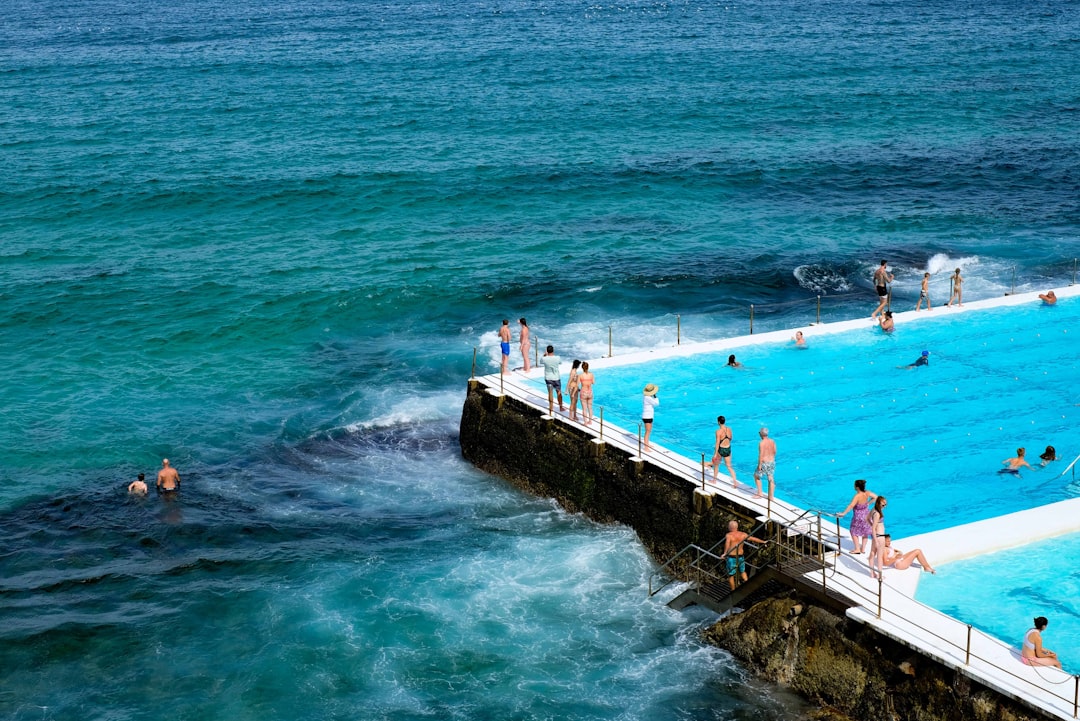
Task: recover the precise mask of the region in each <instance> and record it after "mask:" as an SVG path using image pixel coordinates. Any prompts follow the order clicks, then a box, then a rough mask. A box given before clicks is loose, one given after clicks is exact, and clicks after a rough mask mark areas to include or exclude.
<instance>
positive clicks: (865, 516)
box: [839, 478, 877, 554]
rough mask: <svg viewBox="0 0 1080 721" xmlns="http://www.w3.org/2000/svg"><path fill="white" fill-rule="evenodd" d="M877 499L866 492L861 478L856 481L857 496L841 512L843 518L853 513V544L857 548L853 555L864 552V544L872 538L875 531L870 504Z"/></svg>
mask: <svg viewBox="0 0 1080 721" xmlns="http://www.w3.org/2000/svg"><path fill="white" fill-rule="evenodd" d="M875 498H877V494H876V493H872V492H871V491H868V490H866V481H864V480H862V479H861V478H860V479H859V480H857V481H855V495H854V496H852V498H851V503H849V504H848V507H847V508H845V509H844V510H843V511H841V512H840V514H839V517H840V518H843V517H844V516H846V515H847V514H848V511H852V512H853V513H852V515H851V543H852V545H854V546H855V550H854V551H852V553H855V554H859V553H862V551H863V543H865V542H866V539H867V538H869V537H870V536H871V534H872V533H873V532H874V529H872V528H871V527H870V504H871V503H873V501H874V499H875Z"/></svg>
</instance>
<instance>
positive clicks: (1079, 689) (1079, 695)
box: [1073, 676, 1080, 718]
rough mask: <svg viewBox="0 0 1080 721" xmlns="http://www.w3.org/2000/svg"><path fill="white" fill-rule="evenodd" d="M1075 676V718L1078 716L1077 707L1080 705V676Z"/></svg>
mask: <svg viewBox="0 0 1080 721" xmlns="http://www.w3.org/2000/svg"><path fill="white" fill-rule="evenodd" d="M1073 678H1075V679H1076V681H1075V688H1076V690H1075V691H1073V718H1076V711H1077V707H1078V706H1080V676H1074V677H1073Z"/></svg>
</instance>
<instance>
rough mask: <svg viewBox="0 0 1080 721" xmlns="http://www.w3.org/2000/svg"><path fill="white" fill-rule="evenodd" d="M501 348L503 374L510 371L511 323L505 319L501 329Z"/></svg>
mask: <svg viewBox="0 0 1080 721" xmlns="http://www.w3.org/2000/svg"><path fill="white" fill-rule="evenodd" d="M499 347H500V348H501V349H502V371H501V372H502V373H506V371H507V370H509V369H510V321H509V320H507V319H506V318H503V324H502V328H500V329H499Z"/></svg>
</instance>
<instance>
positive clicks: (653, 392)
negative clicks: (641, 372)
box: [644, 383, 660, 396]
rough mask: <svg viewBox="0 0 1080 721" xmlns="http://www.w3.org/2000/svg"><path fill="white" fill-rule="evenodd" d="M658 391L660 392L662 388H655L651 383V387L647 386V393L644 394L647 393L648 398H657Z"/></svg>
mask: <svg viewBox="0 0 1080 721" xmlns="http://www.w3.org/2000/svg"><path fill="white" fill-rule="evenodd" d="M658 390H660V388H659V387H658V386H655V385H653V384H652V383H650V384H649V385H647V386H645V391H644V392H645V395H647V396H655V395H656V392H657V391H658Z"/></svg>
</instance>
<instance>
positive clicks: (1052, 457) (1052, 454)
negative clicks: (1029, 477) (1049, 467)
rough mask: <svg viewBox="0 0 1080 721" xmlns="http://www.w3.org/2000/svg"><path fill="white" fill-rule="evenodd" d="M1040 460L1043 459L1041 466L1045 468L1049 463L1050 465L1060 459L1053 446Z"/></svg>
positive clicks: (1048, 447)
mask: <svg viewBox="0 0 1080 721" xmlns="http://www.w3.org/2000/svg"><path fill="white" fill-rule="evenodd" d="M1039 458H1040V459H1042V463H1040V464H1039V465H1040V466H1045V465H1046V464H1047V463H1050V462H1051V461H1056V460H1057V459H1058V457H1057V451H1055V450H1054V447H1053V446H1047V447H1046V450H1045V451H1043V452H1042V454H1040V455H1039Z"/></svg>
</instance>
